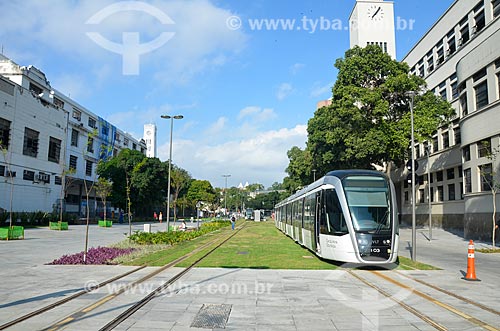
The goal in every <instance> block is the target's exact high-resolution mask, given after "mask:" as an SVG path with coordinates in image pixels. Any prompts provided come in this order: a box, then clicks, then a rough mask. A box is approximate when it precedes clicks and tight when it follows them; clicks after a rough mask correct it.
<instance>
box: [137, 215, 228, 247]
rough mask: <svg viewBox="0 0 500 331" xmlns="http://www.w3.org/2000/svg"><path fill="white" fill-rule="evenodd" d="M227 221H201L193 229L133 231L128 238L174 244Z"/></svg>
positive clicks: (221, 225) (143, 242)
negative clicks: (199, 224) (196, 228)
mask: <svg viewBox="0 0 500 331" xmlns="http://www.w3.org/2000/svg"><path fill="white" fill-rule="evenodd" d="M230 224H231V222H229V221H215V222H210V223H203V224H202V225H201V226H200V229H198V230H194V231H170V232H156V233H148V232H135V233H134V234H132V235H131V236H130V239H131V240H132V241H133V242H135V243H136V244H139V245H156V244H168V245H174V244H177V243H180V242H183V241H186V240H192V239H194V238H196V237H199V236H201V235H204V234H206V233H209V232H213V231H215V230H218V229H220V228H222V227H225V226H229V225H230Z"/></svg>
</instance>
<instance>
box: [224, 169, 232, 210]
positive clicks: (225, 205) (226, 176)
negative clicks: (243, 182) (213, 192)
mask: <svg viewBox="0 0 500 331" xmlns="http://www.w3.org/2000/svg"><path fill="white" fill-rule="evenodd" d="M222 177H224V179H225V180H226V184H225V186H224V215H225V216H226V215H227V198H226V197H227V178H228V177H231V175H222Z"/></svg>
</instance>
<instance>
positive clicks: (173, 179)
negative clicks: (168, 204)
mask: <svg viewBox="0 0 500 331" xmlns="http://www.w3.org/2000/svg"><path fill="white" fill-rule="evenodd" d="M191 180H192V178H191V175H190V174H189V172H187V171H186V170H184V169H182V168H180V167H178V166H176V165H172V168H171V170H170V190H171V192H172V196H173V199H172V200H173V206H174V208H173V209H174V222H175V219H176V217H177V200H178V199H179V195H180V194H181V192H182V190H184V189H187V187H188V186H189V184H190V182H191ZM168 198H170V197H167V199H168Z"/></svg>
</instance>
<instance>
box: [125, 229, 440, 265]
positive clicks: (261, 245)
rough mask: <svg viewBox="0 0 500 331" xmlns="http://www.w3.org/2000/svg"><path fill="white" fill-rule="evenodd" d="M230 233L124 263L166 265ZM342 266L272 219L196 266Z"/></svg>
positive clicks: (402, 259)
mask: <svg viewBox="0 0 500 331" xmlns="http://www.w3.org/2000/svg"><path fill="white" fill-rule="evenodd" d="M243 222H245V221H238V225H242V223H243ZM231 233H232V230H231V228H230V227H224V228H222V229H220V230H217V231H215V232H211V233H209V234H207V235H204V236H202V237H198V238H196V239H193V240H191V241H187V242H183V243H180V244H177V245H174V246H171V247H168V248H165V249H161V250H158V251H156V252H153V253H149V254H146V255H144V256H141V257H138V258H136V259H134V260H132V261H130V262H126V263H124V264H126V265H142V264H146V265H148V266H163V265H165V264H167V263H169V262H171V261H173V260H175V259H176V258H178V257H181V256H183V255H185V254H187V253H189V252H191V251H193V250H194V249H196V248H198V247H200V246H202V245H204V244H205V243H207V242H209V241H212V240H214V239H215V238H217V237H220V239H221V240H222V239H223V238H226V237H227V236H229V235H230V234H231ZM210 249H211V247H208V248H206V249H204V250H202V251H200V252H198V253H196V254H195V255H193V256H192V257H190V258H188V259H187V260H185V261H183V262H181V263H179V264H178V265H177V266H178V267H187V266H188V265H190V263H192V262H194V261H195V260H196V259H198V258H200V257H201V256H202V255H203V254H205V253H206V252H207V251H208V250H210ZM399 261H400V264H399V266H398V267H397V269H400V270H413V269H419V270H436V269H437V268H435V267H433V266H430V265H426V264H423V263H419V262H415V261H412V260H410V259H408V258H405V257H401V256H400V257H399ZM340 265H341V264H338V263H337V264H336V263H333V262H329V261H325V260H322V259H320V258H318V257H317V256H316V255H314V254H313V253H312V252H311V251H309V250H308V249H306V248H304V247H302V246H300V245H299V244H297V243H296V242H295V241H294V240H293V239H291V238H289V237H288V236H286V235H285V234H283V233H282V232H281V231H279V230H278V229H276V227H275V226H274V223H273V222H269V221H268V222H249V221H246V224H245V228H244V229H242V230H241V231H240V232H239V233H238V234H236V235H235V236H234V237H233V238H231V239H230V240H229V241H228V242H226V243H225V244H224V245H223V246H222V247H220V248H219V249H217V250H216V251H214V252H213V253H212V254H210V255H209V256H207V257H206V258H205V259H204V260H203V261H201V262H200V263H199V264H198V265H197V267H213V268H253V269H302V270H333V269H337V268H338V267H339V266H340Z"/></svg>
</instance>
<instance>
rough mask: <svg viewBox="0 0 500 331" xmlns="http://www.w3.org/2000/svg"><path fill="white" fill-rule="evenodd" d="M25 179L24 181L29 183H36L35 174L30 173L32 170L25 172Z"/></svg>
mask: <svg viewBox="0 0 500 331" xmlns="http://www.w3.org/2000/svg"><path fill="white" fill-rule="evenodd" d="M23 179H24V180H29V181H31V182H32V181H34V180H35V172H34V171H30V170H24V171H23Z"/></svg>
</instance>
